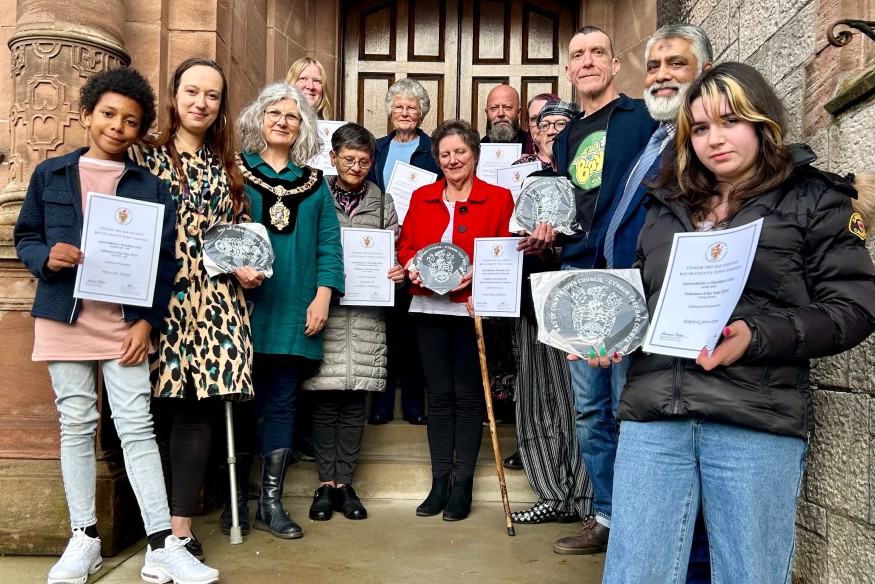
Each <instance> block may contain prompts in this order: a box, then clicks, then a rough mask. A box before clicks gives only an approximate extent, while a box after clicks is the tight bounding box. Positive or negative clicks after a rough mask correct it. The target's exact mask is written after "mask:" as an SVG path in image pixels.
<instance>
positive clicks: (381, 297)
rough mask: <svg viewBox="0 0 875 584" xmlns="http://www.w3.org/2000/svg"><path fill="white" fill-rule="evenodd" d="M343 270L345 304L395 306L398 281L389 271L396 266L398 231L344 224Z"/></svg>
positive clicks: (342, 239) (342, 238) (343, 298)
mask: <svg viewBox="0 0 875 584" xmlns="http://www.w3.org/2000/svg"><path fill="white" fill-rule="evenodd" d="M340 241H341V243H342V245H343V271H344V275H345V276H346V283H345V284H344V289H345V290H346V292H345V294H344V296H343V297H342V298H341V299H340V304H341V305H345V306H392V305H393V304H394V303H395V282H393V281H392V280H390V279H389V270H390V269H392V266H394V265H395V232H394V231H391V230H389V229H360V228H357V227H343V228H341V230H340Z"/></svg>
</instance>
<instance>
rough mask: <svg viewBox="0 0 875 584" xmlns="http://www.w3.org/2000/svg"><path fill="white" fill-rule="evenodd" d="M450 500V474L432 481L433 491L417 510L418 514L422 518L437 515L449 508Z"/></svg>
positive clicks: (434, 478)
mask: <svg viewBox="0 0 875 584" xmlns="http://www.w3.org/2000/svg"><path fill="white" fill-rule="evenodd" d="M449 498H450V473H447V474H445V475H443V476H439V477H433V478H432V479H431V491H429V493H428V497H426V498H425V501H423V502H422V505H420V506H419V507H417V508H416V514H417V515H419V516H420V517H430V516H432V515H437V514H438V513H440V512H441V511H443V510H444V507H446V506H447V501H448V500H449Z"/></svg>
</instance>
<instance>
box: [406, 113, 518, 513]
mask: <svg viewBox="0 0 875 584" xmlns="http://www.w3.org/2000/svg"><path fill="white" fill-rule="evenodd" d="M432 155H434V157H435V159H436V160H437V162H438V164H439V165H440V167H441V170H442V171H443V173H444V179H443V180H441V181H438V182H436V183H433V184H431V185H428V186H424V187H422V188H420V189H417V190H416V191H414V193H413V197H412V199H411V201H410V208H409V210H408V212H407V216H406V217H405V219H404V224H403V226H402V227H401V236H400V238H399V240H398V260H399V262H400V263H401V265H403V266H405V268H406V269H407V270H408V275H409V277H410V279H411V281H412V282H413V286H411V288H410V293H411V294H413V295H414V298H413V300H412V301H411V303H410V312H411V313H413V314H414V322H415V326H416V334H417V338H418V340H419V347H420V351H421V353H422V368H423V371H424V372H425V377H426V384H427V387H428V445H429V450H430V452H431V471H432V486H431V492H430V493H429V494H428V497H427V498H426V500H425V501H424V502H423V503H422V504H421V505H420V506H419V507H417V509H416V514H417V515H437V514H438V513H440V512H441V511H443V512H444V513H443V518H444V519H445V520H447V521H458V520H460V519H465V518H466V517H467V516H468V513H470V511H471V492H472V490H473V486H474V464H475V462H476V460H477V453H478V452H479V450H480V441H481V439H482V435H483V426H482V419H483V411H482V410H483V397H482V386H481V378H480V365H479V361H478V354H477V337H476V334H475V332H474V323H473V321H472V320H471V318H470V316H469V314H468V311H467V306H466V303H467V300H468V298H469V297H470V295H471V273H470V272H469V273H468V274H467V275H466V276H465V278H464V279H463V280H462V283H461V284H460V285H459V286H458V287H457V288H455V289H453V290H451V291H450V293H449V294H447V295H444V296H439V295H435V294H432V292H431V291H430V290H427V289H425V288H423V287H422V285H421V284H422V282H421V281H420V280H419V274H418V273H417V272H416V271H415V270H412V269H411V266H410V262H411V260H412V259H413V256H415V255H416V253H417V252H418V251H419V250H420V249H422V248H424V247H425V246H427V245H430V244H432V243H437V242H440V241H444V242H451V243H454V244H456V245H458V246H459V247H461V248H462V249H464V250H465V251H466V252H467V253H468V257H469V258H473V255H474V239H475V238H477V237H500V236H505V235H507V236H509V235H511V233H510V232H509V231H508V224H509V221H510V216H511V213H512V212H513V197H512V196H511V194H510V191H509V190H507V189H504V188H501V187H497V186H495V185H492V184H488V183H485V182H483V181H482V180H480V179H478V178H477V177H476V176H475V174H474V173H475V169H476V168H477V160H478V158H479V156H480V135H479V134H478V133H477V130H475V129H474V128H473V127H472V126H471V124H469V123H468V122H465V121H462V120H449V121H446V122H444V123H443V124H441V125H440V126H439V127H438V128H437V129H436V130H435V131H434V133H433V134H432ZM453 460H455V462H456V473H455V478H454V479H453V476H452V470H453ZM451 484H452V488H451Z"/></svg>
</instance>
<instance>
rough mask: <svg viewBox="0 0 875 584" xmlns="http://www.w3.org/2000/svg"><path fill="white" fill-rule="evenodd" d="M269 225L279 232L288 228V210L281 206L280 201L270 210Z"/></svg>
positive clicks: (281, 202)
mask: <svg viewBox="0 0 875 584" xmlns="http://www.w3.org/2000/svg"><path fill="white" fill-rule="evenodd" d="M270 223H271V225H273V226H274V227H276V228H277V229H279V230H280V231H282V230H283V229H285V228H286V227H288V226H289V208H288V207H286V206H285V205H283V201H282V199H279V200H277V202H276V203H274V204H273V206H272V207H271V208H270Z"/></svg>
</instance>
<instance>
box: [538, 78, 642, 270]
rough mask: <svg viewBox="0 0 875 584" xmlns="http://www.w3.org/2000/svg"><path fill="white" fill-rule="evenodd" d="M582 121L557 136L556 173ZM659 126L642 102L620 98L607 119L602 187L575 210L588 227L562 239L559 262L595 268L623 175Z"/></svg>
mask: <svg viewBox="0 0 875 584" xmlns="http://www.w3.org/2000/svg"><path fill="white" fill-rule="evenodd" d="M582 119H583V114H580V115H579V116H577V117H575V118H574V119H572V120H571V122H570V123H569V124H568V125H567V126H566V127H565V129H564V130H562V132H560V133H559V135H558V136H556V141H555V142H554V144H553V153H554V154H555V156H556V168H558V169H559V172H562V173H567V171H568V163H569V159H568V148H569V144H568V136H570V135H571V131H572V129H573V128H574V126H575V125H577V124H578V123H580V121H581V120H582ZM658 125H659V124H658V123H657V122H656V121H654V120H653V118H651V117H650V113H649V112H648V111H647V107H645V105H644V100H643V99H632V98H631V97H628V96H626V95H625V94H622V93H621V94H620V101H619V102H618V103H617V106H616V107H615V108H614V111H613V112H611V115H610V117H608V127H607V135H606V137H605V158H604V166H603V168H602V185H601V188H599V192H598V194H597V195H596V196H595V197H593V198H592V200H591V201H588V202H587V208H586V209H581V208H580V207H578V209H577V216H578V217H591V218H592V219H591V220H590V221H589V222H588V223H589V224H588V225H581V226H580V227H581V229H582V231H581V232H580V233H575V234H574V235H572V236H568V237H562V238H561V239H560V240H559V245H561V246H562V261H564V262H565V263H567V264H570V265H572V266H574V267H575V268H592V267H595V265H596V263H597V262H596V260H597V248H598V244H599V242H600V240H601V239H602V237H603V233H604V230H605V229H606V228H607V226H608V217H609V214H608V211H609V210H610V209H611V207H613V205H614V199H615V196H616V193H617V188H618V186H619V185H620V184H624V185H625V183H623V182H622V181H621V179H622V178H623V175H624V174H625V173H626V172H627V171H628V170H629V168H630V167H631V166H632V164H634V162H635V161H636V160H637V159H638V155H639V154H640V152H641V150H642V149H643V148H644V147H645V146H646V145H647V142H648V141H649V140H650V136H651V135H652V134H653V132H654V131H655V130H656V127H657V126H658Z"/></svg>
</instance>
